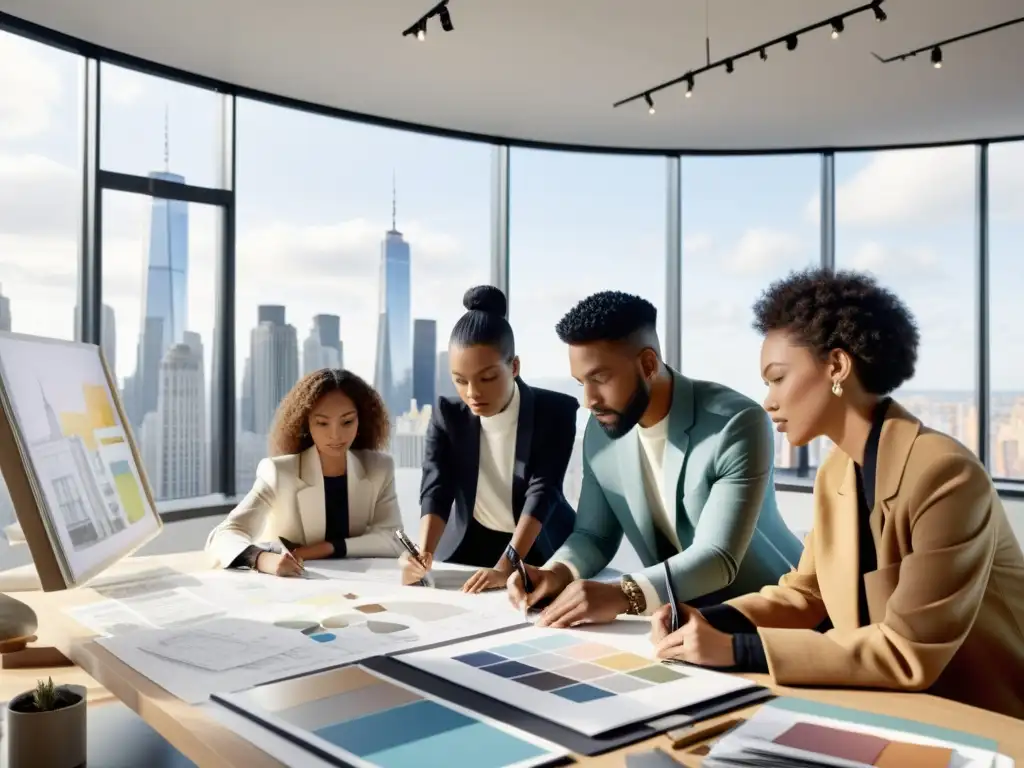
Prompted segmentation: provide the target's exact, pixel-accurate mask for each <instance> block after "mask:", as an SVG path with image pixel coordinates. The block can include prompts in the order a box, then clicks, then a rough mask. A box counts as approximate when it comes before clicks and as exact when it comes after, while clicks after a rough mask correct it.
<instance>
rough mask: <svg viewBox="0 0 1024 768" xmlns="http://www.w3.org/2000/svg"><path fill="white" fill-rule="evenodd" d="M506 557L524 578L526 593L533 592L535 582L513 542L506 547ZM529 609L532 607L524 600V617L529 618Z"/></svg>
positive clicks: (520, 576) (521, 577)
mask: <svg viewBox="0 0 1024 768" xmlns="http://www.w3.org/2000/svg"><path fill="white" fill-rule="evenodd" d="M505 557H506V558H507V559H508V561H509V562H510V563H512V567H513V568H515V569H516V571H517V572H518V573H519V578H520V579H522V580H523V590H524V591H525V592H526V594H530V593H531V592H533V582H532V581H531V580H530V577H529V575H528V574H527V573H526V566H525V565H523V560H522V558H521V557H519V553H518V552H516V549H515V547H513V546H512V545H511V544H508V545H507V546H506V547H505ZM529 611H530V609H529V607H528V606H527V604H526V601H525V600H524V601H523V618H524V619H525V618H527V614H528V613H529Z"/></svg>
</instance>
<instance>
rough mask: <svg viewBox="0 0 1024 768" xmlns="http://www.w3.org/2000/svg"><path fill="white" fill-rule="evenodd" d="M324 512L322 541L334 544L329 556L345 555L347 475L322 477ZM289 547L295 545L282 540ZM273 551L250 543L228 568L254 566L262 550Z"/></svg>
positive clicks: (346, 536)
mask: <svg viewBox="0 0 1024 768" xmlns="http://www.w3.org/2000/svg"><path fill="white" fill-rule="evenodd" d="M324 513H325V515H326V520H325V521H324V522H325V523H326V526H325V531H324V541H329V542H331V544H333V545H334V553H333V554H332V555H331V557H345V554H346V552H347V545H346V543H345V539H347V538H348V536H349V529H348V477H347V476H346V475H338V476H337V477H325V478H324ZM282 541H283V543H284V545H285V546H286V547H288V548H289V549H294V548H295V547H294V546H293V545H292V543H291V542H288V541H284V540H282ZM272 551H274V550H273V548H272V547H261V546H257V545H256V544H250V545H249V546H248V547H246V548H245V549H243V550H242V552H241V554H239V555H238V557H236V558H235V559H234V560H232V561H231V565H230V566H228V567H229V568H252V569H254V570H255V568H256V560H257V559H258V558H259V556H260V554H261V553H263V552H272Z"/></svg>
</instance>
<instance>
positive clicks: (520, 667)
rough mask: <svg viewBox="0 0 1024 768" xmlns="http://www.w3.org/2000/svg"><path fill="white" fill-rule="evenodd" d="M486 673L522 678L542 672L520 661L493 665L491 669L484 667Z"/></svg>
mask: <svg viewBox="0 0 1024 768" xmlns="http://www.w3.org/2000/svg"><path fill="white" fill-rule="evenodd" d="M483 670H484V671H485V672H490V673H491V674H492V675H497V676H498V677H509V678H512V677H522V676H523V675H532V674H533V673H534V672H540V671H541V670H539V669H537V668H536V667H531V666H528V665H526V664H523V663H522V662H519V661H505V662H502V663H501V664H492V665H491V666H489V667H484V668H483Z"/></svg>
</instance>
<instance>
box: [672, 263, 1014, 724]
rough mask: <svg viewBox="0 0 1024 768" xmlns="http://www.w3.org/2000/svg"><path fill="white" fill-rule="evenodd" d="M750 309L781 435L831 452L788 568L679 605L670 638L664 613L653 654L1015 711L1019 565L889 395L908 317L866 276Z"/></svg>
mask: <svg viewBox="0 0 1024 768" xmlns="http://www.w3.org/2000/svg"><path fill="white" fill-rule="evenodd" d="M754 314H755V321H754V326H755V328H756V329H757V330H758V331H759V332H760V333H761V334H762V335H763V336H764V343H763V346H762V349H761V362H760V370H761V376H762V377H763V379H764V381H765V383H766V385H767V395H766V397H765V401H764V407H765V409H766V410H767V411H768V413H769V415H770V416H771V418H772V421H773V422H774V423H775V424H776V428H777V429H778V430H779V431H780V432H783V433H785V434H786V435H787V437H788V438H789V442H790V443H791V444H792V445H796V446H802V445H807V444H808V443H810V442H811V441H812V440H814V439H815V438H817V437H823V436H824V437H828V438H829V439H830V440H831V441H832V442H833V443H835V446H836V447H835V449H834V450H833V451H832V453H831V454H830V455H829V456H828V457H827V458H826V459H825V460H824V462H823V463H822V465H821V467H820V469H819V470H818V475H817V478H816V480H815V483H814V523H813V527H812V529H811V531H810V533H809V534H808V535H807V539H806V541H805V547H804V553H803V556H802V557H801V559H800V563H799V565H798V567H797V568H796V569H795V570H793V571H791V572H789V573H787V574H786V575H785V576H783V577H782V579H781V581H780V582H779V584H778V586H770V587H765V588H764V589H762V590H761V591H760V592H757V593H754V594H749V595H745V596H742V597H739V598H736V599H733V600H729V601H728V602H726V603H725V604H723V605H720V606H714V607H710V608H705V609H703V610H702V611H696V610H694V609H692V608H690V607H688V606H684V607H683V608H684V611H685V613H686V619H687V620H686V622H685V624H684V626H683V627H682V628H681V629H679V630H678V631H676V632H673V633H669V632H668V631H667V621H668V616H667V612H666V610H665V609H663V610H662V611H661V612H660V613H659V614H657V615H655V616H654V617H653V619H652V623H653V636H652V638H653V641H654V643H655V645H656V647H657V654H658V656H660V657H662V658H675V659H680V660H682V661H686V662H690V663H693V664H700V665H704V666H710V667H719V668H730V669H734V670H738V671H750V672H768V673H770V674H771V675H772V678H773V680H774V681H775V683H777V684H779V685H814V686H833V687H837V686H843V687H846V686H849V687H864V688H882V689H891V690H901V691H928V692H930V693H934V694H937V695H940V696H946V697H948V698H951V699H956V700H958V701H961V702H964V703H967V704H971V705H974V706H978V707H984V708H986V709H990V710H994V711H997V712H1001V713H1003V714H1006V715H1010V716H1012V717H1017V718H1024V556H1022V554H1021V549H1020V545H1019V544H1018V543H1017V540H1016V538H1015V536H1014V534H1013V532H1012V531H1011V529H1010V526H1009V523H1008V521H1007V518H1006V513H1005V512H1004V510H1003V507H1002V505H1001V503H1000V501H999V497H998V495H997V494H996V491H995V489H994V487H993V484H992V480H991V478H990V477H989V475H988V473H987V472H986V471H985V468H984V467H983V466H982V464H981V463H980V462H979V461H978V459H977V457H976V456H975V455H974V454H973V453H972V452H971V451H970V450H968V449H967V448H965V447H964V446H963V445H961V444H960V443H958V442H957V441H956V440H954V439H953V438H951V437H949V436H948V435H944V434H942V433H940V432H937V431H935V430H932V429H929V428H928V427H927V426H925V425H923V424H921V422H920V421H918V419H916V418H915V417H914V416H912V415H911V414H910V413H908V412H907V411H906V410H905V409H904V408H903V407H901V406H900V405H899V403H897V402H896V401H894V400H893V399H892V398H891V397H890V396H889V395H890V393H891V392H893V391H894V390H896V389H897V388H898V387H900V386H901V385H902V384H904V383H905V382H906V381H908V380H909V379H910V378H911V377H912V376H913V374H914V366H915V363H916V360H917V349H918V340H919V337H918V330H917V327H916V324H915V321H914V319H913V317H912V316H911V314H910V312H909V311H908V310H907V308H906V307H905V306H904V304H903V303H902V302H901V301H900V300H899V299H898V298H897V297H896V296H895V295H893V294H892V293H890V292H889V291H887V290H885V289H884V288H882V287H880V286H878V285H877V284H876V283H875V281H874V280H872V279H871V278H869V277H866V276H864V275H860V274H856V273H851V272H839V273H832V272H829V271H827V270H810V271H806V272H801V273H797V274H793V275H791V276H790V277H788V278H786V279H784V280H781V281H779V282H776V283H774V284H773V285H771V286H770V287H769V288H768V290H767V291H766V292H765V293H764V294H763V296H762V297H761V299H760V300H759V301H758V302H757V304H756V305H755V307H754ZM960 364H962V363H960V362H958V361H952V360H951V361H950V365H960Z"/></svg>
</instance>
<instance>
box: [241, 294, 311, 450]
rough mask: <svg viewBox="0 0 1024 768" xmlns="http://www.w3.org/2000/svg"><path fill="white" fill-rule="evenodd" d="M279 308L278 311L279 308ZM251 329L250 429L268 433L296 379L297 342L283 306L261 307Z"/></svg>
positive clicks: (297, 375) (297, 365)
mask: <svg viewBox="0 0 1024 768" xmlns="http://www.w3.org/2000/svg"><path fill="white" fill-rule="evenodd" d="M278 310H280V311H278ZM257 314H258V317H259V318H260V320H261V322H260V324H259V325H258V326H256V327H255V328H253V330H252V337H251V338H252V341H251V351H250V353H249V355H250V358H251V360H252V363H251V366H250V372H251V382H252V419H253V425H252V426H253V430H252V431H253V432H255V433H256V434H259V435H267V434H270V426H271V424H273V422H274V414H275V412H276V411H277V406H278V403H280V402H281V399H282V398H283V397H284V396H285V395H286V394H288V390H290V389H291V388H292V386H293V385H294V384H295V382H296V381H298V380H299V341H298V335H297V334H296V333H295V327H294V326H292V325H288V324H287V323H285V322H284V319H285V317H284V307H273V306H261V307H260V308H259V309H258V311H257Z"/></svg>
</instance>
